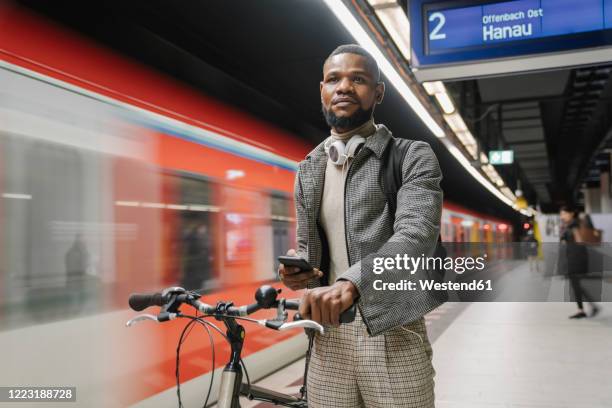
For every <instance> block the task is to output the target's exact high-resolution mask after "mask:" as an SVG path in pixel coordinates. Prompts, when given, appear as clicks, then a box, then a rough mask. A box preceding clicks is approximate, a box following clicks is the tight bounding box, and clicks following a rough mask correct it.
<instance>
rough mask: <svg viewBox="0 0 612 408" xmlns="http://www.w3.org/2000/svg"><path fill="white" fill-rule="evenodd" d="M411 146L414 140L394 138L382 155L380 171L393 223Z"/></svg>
mask: <svg viewBox="0 0 612 408" xmlns="http://www.w3.org/2000/svg"><path fill="white" fill-rule="evenodd" d="M411 144H412V140H409V139H400V138H395V137H394V138H392V139H391V140H389V142H388V143H387V147H385V151H384V152H383V155H382V164H381V168H380V170H381V174H382V178H383V179H382V182H383V191H384V193H385V196H386V197H387V203H388V204H389V214H391V217H392V221H395V210H397V192H398V191H399V189H400V188H401V187H402V183H403V175H402V164H403V163H404V159H405V158H406V154H407V153H408V149H409V148H410V145H411Z"/></svg>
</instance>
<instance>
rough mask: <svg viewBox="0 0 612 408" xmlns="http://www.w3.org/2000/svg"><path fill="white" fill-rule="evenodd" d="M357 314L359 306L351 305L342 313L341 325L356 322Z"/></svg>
mask: <svg viewBox="0 0 612 408" xmlns="http://www.w3.org/2000/svg"><path fill="white" fill-rule="evenodd" d="M356 314H357V306H356V305H355V304H353V305H351V307H349V308H348V309H346V310H345V311H344V312H342V313H340V323H352V322H354V321H355V315H356Z"/></svg>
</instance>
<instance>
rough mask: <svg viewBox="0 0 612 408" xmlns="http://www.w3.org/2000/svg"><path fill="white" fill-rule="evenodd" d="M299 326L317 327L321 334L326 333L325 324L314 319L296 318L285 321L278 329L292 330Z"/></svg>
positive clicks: (306, 327)
mask: <svg viewBox="0 0 612 408" xmlns="http://www.w3.org/2000/svg"><path fill="white" fill-rule="evenodd" d="M297 328H304V329H315V330H317V331H318V332H319V333H321V334H324V333H325V329H324V328H323V326H322V325H320V324H319V323H317V322H315V321H313V320H296V321H293V322H287V323H283V324H281V325H280V326H279V327H278V330H290V329H297Z"/></svg>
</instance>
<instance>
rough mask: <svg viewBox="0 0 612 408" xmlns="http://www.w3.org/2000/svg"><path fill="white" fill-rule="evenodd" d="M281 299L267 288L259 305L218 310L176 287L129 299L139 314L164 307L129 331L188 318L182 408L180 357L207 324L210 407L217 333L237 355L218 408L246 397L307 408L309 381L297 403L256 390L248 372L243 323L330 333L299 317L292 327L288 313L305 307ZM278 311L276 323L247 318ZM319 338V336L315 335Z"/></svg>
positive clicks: (222, 305) (346, 317) (349, 316)
mask: <svg viewBox="0 0 612 408" xmlns="http://www.w3.org/2000/svg"><path fill="white" fill-rule="evenodd" d="M279 293H281V289H278V290H277V289H275V288H274V287H272V286H270V285H263V286H261V287H259V288H258V289H257V291H256V292H255V300H256V303H252V304H249V305H244V306H238V307H237V306H234V304H233V302H229V301H220V302H217V304H216V305H215V306H211V305H208V304H206V303H203V302H200V301H199V300H198V299H199V298H200V297H201V295H200V294H199V293H198V292H195V291H187V290H185V289H183V288H181V287H170V288H167V289H164V290H163V291H162V292H158V293H152V294H132V295H130V298H129V305H130V307H131V308H132V309H133V310H134V311H137V312H140V311H142V310H144V309H146V308H147V307H149V306H160V307H161V311H160V313H159V314H158V315H157V316H155V315H152V314H142V315H138V316H136V317H134V318H132V319H130V320H129V321H128V322H127V323H126V325H127V326H128V327H131V326H133V325H134V324H136V323H138V322H141V321H146V320H151V321H156V322H159V323H162V322H166V321H170V320H174V319H177V318H186V319H189V320H190V322H189V323H187V325H185V328H184V329H183V332H182V333H181V336H180V338H179V344H178V347H177V359H176V377H177V397H178V404H179V407H182V402H181V394H180V381H179V377H180V376H179V355H180V346H181V344H182V341H183V338H184V337H185V333H186V332H187V330H188V328H189V327H191V325H193V324H195V323H199V324H202V325H203V326H204V327H205V328H206V330H207V331H208V335H209V339H210V340H211V346H212V356H213V374H212V378H211V382H210V386H209V389H208V393H207V396H206V402H205V403H204V406H207V405H208V400H209V397H210V394H211V391H212V384H213V381H214V355H215V354H214V353H215V351H214V343H213V341H212V333H211V332H210V328H213V329H214V330H216V331H217V332H218V333H220V334H221V335H222V336H223V337H224V338H225V339H226V340H227V341H228V342H229V344H230V346H231V354H230V361H229V362H228V363H227V364H226V366H225V368H224V369H223V373H222V375H221V384H220V386H219V397H218V401H217V407H218V408H240V401H239V397H240V396H245V397H246V398H248V399H249V400H257V401H263V402H270V403H273V404H275V405H281V406H286V407H300V408H305V407H307V406H308V404H307V395H306V387H305V380H306V378H304V385H303V386H302V388H301V391H300V394H301V395H300V396H299V397H296V396H293V395H288V394H283V393H280V392H276V391H273V390H269V389H266V388H263V387H259V386H256V385H252V384H251V381H250V379H249V375H248V371H247V370H246V366H245V364H244V362H243V361H242V357H241V354H242V346H243V344H244V339H245V335H246V331H245V329H244V327H243V326H242V325H240V324H239V323H238V322H237V320H244V321H249V322H252V323H257V324H259V325H261V326H264V327H267V328H269V329H272V330H289V329H295V328H303V329H312V330H314V331H318V332H319V333H321V334H323V333H324V328H323V326H321V325H320V324H319V323H317V322H315V321H312V320H305V319H301V317H300V315H299V313H296V314H295V316H294V320H293V321H292V322H287V319H288V316H289V314H288V312H287V310H298V308H299V306H300V303H299V301H296V300H287V299H283V298H281V299H277V297H278V294H279ZM183 304H187V305H190V306H192V307H194V308H195V309H196V310H197V311H198V312H200V313H202V315H200V316H191V315H185V314H183V313H182V312H181V311H180V310H179V307H180V306H181V305H183ZM273 308H276V317H275V318H274V319H260V320H256V319H251V318H248V317H246V316H248V315H250V314H252V313H254V312H256V311H258V310H261V309H273ZM355 313H356V309H355V306H354V305H353V306H352V307H351V308H349V309H348V310H346V311H344V312H343V313H342V314H341V316H340V322H341V323H349V322H352V321H353V320H354V319H355ZM205 317H214V318H215V319H216V320H218V321H222V322H223V323H224V325H225V327H226V333H223V331H222V330H221V329H220V328H219V327H217V326H216V325H214V324H213V323H211V322H209V321H206V320H204V318H205ZM311 333H314V332H311ZM309 338H310V342H309V351H308V354H307V356H308V355H309V352H310V348H311V346H312V338H313V336H312V335H309ZM307 367H308V358H307V362H306V371H307ZM243 368H244V373H245V374H246V379H247V383H246V384H245V383H243V382H242V376H243V370H242V369H243Z"/></svg>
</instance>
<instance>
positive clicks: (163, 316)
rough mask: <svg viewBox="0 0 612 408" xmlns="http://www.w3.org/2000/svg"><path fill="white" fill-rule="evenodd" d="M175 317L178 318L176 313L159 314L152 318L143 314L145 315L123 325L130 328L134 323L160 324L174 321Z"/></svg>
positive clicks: (150, 315) (147, 314)
mask: <svg viewBox="0 0 612 408" xmlns="http://www.w3.org/2000/svg"><path fill="white" fill-rule="evenodd" d="M177 317H178V314H177V313H160V314H159V315H158V316H154V315H152V314H149V313H145V314H141V315H138V316H136V317H134V318H132V319H130V320H128V321H127V323H126V324H125V325H126V326H127V327H132V326H134V325H135V324H136V323H139V322H144V321H145V320H152V321H154V322H157V323H160V322H166V321H168V320H174V319H176V318H177Z"/></svg>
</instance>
